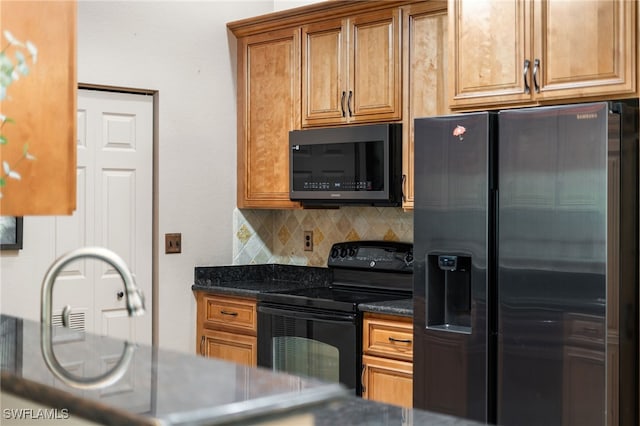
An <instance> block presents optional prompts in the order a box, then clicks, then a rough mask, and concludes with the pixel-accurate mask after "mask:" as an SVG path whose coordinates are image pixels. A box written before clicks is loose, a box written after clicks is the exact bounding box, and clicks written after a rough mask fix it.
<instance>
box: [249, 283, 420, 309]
mask: <svg viewBox="0 0 640 426" xmlns="http://www.w3.org/2000/svg"><path fill="white" fill-rule="evenodd" d="M410 297H411V293H410V292H409V293H407V292H397V291H372V290H368V289H362V288H357V289H352V288H345V287H335V286H330V287H312V288H303V289H298V290H291V291H286V292H277V293H260V294H259V295H258V301H261V302H270V303H276V304H281V305H288V306H298V307H309V308H315V309H328V310H334V311H343V312H356V311H357V307H358V304H360V303H372V302H382V301H386V300H398V299H407V298H410Z"/></svg>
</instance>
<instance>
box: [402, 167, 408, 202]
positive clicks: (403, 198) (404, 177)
mask: <svg viewBox="0 0 640 426" xmlns="http://www.w3.org/2000/svg"><path fill="white" fill-rule="evenodd" d="M406 186H407V175H405V174H404V173H403V174H402V202H403V203H405V202H406V201H407V195H406V191H405V188H406Z"/></svg>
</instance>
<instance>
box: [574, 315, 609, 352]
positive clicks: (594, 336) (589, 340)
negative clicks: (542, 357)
mask: <svg viewBox="0 0 640 426" xmlns="http://www.w3.org/2000/svg"><path fill="white" fill-rule="evenodd" d="M566 324H567V341H569V342H573V343H575V344H579V345H584V344H587V345H595V346H600V345H604V343H605V337H606V333H605V321H604V319H603V318H601V317H594V316H590V315H578V314H569V315H568V318H567V323H566Z"/></svg>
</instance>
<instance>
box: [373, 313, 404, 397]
mask: <svg viewBox="0 0 640 426" xmlns="http://www.w3.org/2000/svg"><path fill="white" fill-rule="evenodd" d="M362 335H363V344H362V348H363V349H362V351H363V356H362V397H363V398H365V399H371V400H374V401H378V402H384V403H387V404H394V405H400V406H404V407H412V406H413V322H412V321H411V318H407V317H399V316H392V315H381V314H372V313H365V315H364V320H363V332H362Z"/></svg>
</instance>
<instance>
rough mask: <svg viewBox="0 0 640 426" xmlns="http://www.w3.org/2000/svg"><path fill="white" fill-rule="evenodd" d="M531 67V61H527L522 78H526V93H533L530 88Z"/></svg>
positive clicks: (525, 61)
mask: <svg viewBox="0 0 640 426" xmlns="http://www.w3.org/2000/svg"><path fill="white" fill-rule="evenodd" d="M529 65H531V61H530V60H528V59H525V60H524V69H523V70H522V76H523V77H524V93H531V88H529Z"/></svg>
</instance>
